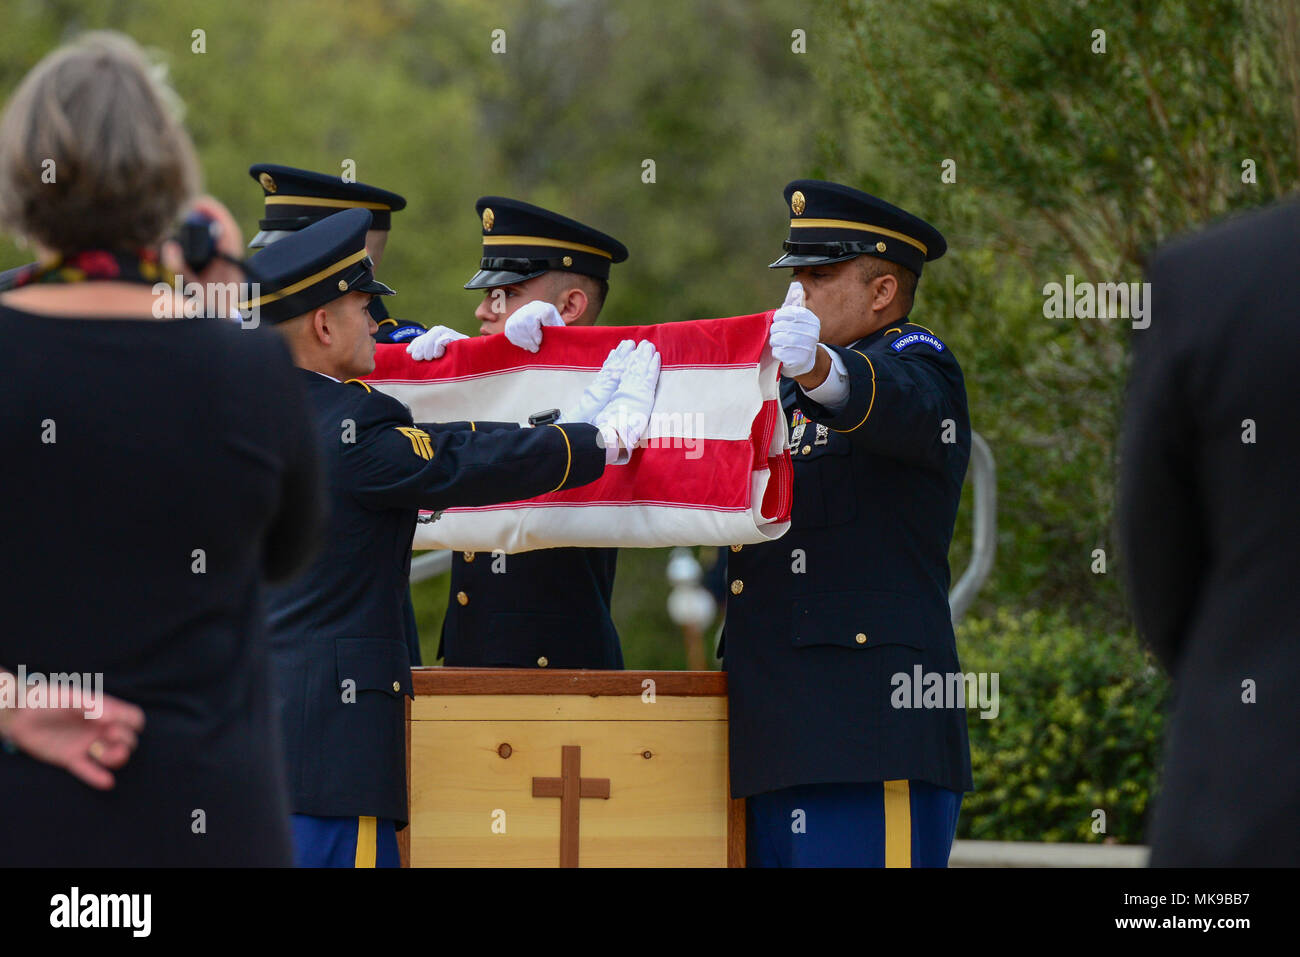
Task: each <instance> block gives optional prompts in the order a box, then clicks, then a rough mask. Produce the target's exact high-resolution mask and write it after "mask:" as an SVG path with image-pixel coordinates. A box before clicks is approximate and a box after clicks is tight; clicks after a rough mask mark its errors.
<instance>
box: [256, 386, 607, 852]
mask: <svg viewBox="0 0 1300 957" xmlns="http://www.w3.org/2000/svg"><path fill="white" fill-rule="evenodd" d="M299 374H300V375H301V376H302V379H303V383H304V386H305V387H306V391H307V395H308V400H309V403H310V405H311V407H312V409H313V411H314V413H315V416H316V428H317V433H318V437H319V440H320V447H321V451H322V459H323V461H324V463H325V466H326V475H327V481H328V484H329V488H330V496H329V501H330V517H329V520H328V524H327V526H326V545H325V547H324V549H323V550H322V552H321V554H320V555H319V557H318V558H317V559H316V561H315V562H314V563H313V564H312V565H311V567H310V568H309V569H308V570H307V571H306V572H305V573H304V574H303V575H302V576H300V577H299V578H297V579H295V580H294V581H293V582H292V583H290V584H289V585H287V586H284V587H280V588H276V589H273V590H271V591H270V593H269V596H268V607H269V610H270V624H271V632H272V649H273V663H274V670H275V682H276V689H277V697H278V704H279V710H280V718H281V725H282V728H283V732H284V738H285V744H286V753H287V771H288V778H289V794H290V805H291V809H292V811H293V812H294V813H297V814H313V815H320V816H348V817H350V816H354V815H366V816H375V817H383V818H392V819H394V820H396V821H397V822H398V825H399V827H400V826H403V825H404V824H405V822H406V819H407V808H406V773H405V770H406V765H405V732H404V720H405V708H404V704H403V698H404V697H405V696H407V695H410V694H411V670H410V668H411V664H410V655H409V651H408V648H409V646H410V642H411V641H412V636H411V635H410V634H409V629H410V627H411V617H410V615H409V607H410V606H409V592H408V577H409V574H410V562H411V537H412V535H413V533H414V531H415V522H416V516H417V513H418V510H419V509H421V508H425V509H441V508H448V507H451V506H454V505H460V506H470V505H486V504H491V503H494V502H502V501H512V500H514V499H522V498H531V497H533V496H535V495H541V494H544V493H546V492H550V491H553V490H555V489H558V488H572V487H574V486H578V485H584V484H586V483H588V482H591V481H593V480H595V479H596V478H598V477H599V476H600V474H601V472H602V471H603V470H604V467H605V451H604V449H602V448H600V447H598V446H597V444H596V436H597V432H596V429H595V428H594V427H592V426H589V425H585V424H576V425H575V424H565V425H564V426H563V427H560V426H542V427H539V428H536V429H518V428H514V427H510V426H508V425H494V426H493V428H492V429H490V430H481V431H472V430H471V429H470V428H469V425H468V423H450V424H442V425H432V424H429V425H426V424H420V425H419V426H415V425H414V424H413V423H412V420H411V414H410V412H409V411H408V410H407V408H406V406H404V405H403V404H402V403H400V402H398V401H397V400H396V399H394V398H392V397H391V396H387V395H384V394H382V393H379V392H372V391H370V389H369V387H367V386H365V385H363V384H361V383H346V384H345V383H339V382H335V381H334V380H332V379H329V378H327V377H325V376H322V375H318V374H317V373H315V372H309V371H307V370H299Z"/></svg>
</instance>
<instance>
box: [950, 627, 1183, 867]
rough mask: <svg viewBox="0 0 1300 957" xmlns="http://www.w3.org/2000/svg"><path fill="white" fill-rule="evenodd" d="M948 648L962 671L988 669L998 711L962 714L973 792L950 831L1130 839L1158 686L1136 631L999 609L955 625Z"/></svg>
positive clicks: (1160, 681)
mask: <svg viewBox="0 0 1300 957" xmlns="http://www.w3.org/2000/svg"><path fill="white" fill-rule="evenodd" d="M957 648H958V651H959V654H960V657H961V665H962V669H963V671H965V672H967V673H969V672H990V673H994V672H996V673H997V674H998V675H999V679H998V680H999V688H998V691H999V699H1000V702H999V703H1000V709H999V712H998V714H997V717H994V718H988V719H984V718H981V717H979V711H978V709H977V708H973V707H970V708H968V710H967V715H968V719H969V720H968V727H969V731H970V743H971V765H972V771H973V774H974V778H975V791H974V792H973V793H970V794H967V795H966V799H965V801H964V803H963V804H962V813H961V819H960V821H959V823H958V837H963V838H976V839H984V840H1000V841H1089V842H1101V841H1102V840H1103V839H1104V840H1109V841H1118V842H1120V843H1124V844H1132V843H1141V841H1142V840H1143V837H1144V835H1145V829H1146V813H1147V809H1148V807H1149V805H1150V800H1151V795H1152V794H1153V792H1154V791H1155V788H1156V768H1157V766H1158V755H1159V753H1160V745H1161V736H1162V732H1163V726H1164V718H1163V712H1164V704H1165V699H1166V696H1167V692H1168V683H1167V681H1166V680H1165V678H1164V676H1163V675H1162V674H1161V673H1160V671H1159V670H1158V669H1157V668H1156V666H1155V664H1154V663H1153V661H1152V660H1151V659H1150V658H1149V657H1148V656H1147V654H1146V653H1144V652H1143V651H1142V650H1141V648H1140V647H1139V645H1138V642H1137V639H1136V637H1135V636H1134V635H1133V634H1132V633H1131V632H1129V631H1125V632H1120V633H1115V632H1111V631H1108V630H1107V629H1105V628H1103V627H1081V626H1078V625H1074V624H1071V623H1070V622H1069V621H1068V620H1066V616H1064V615H1061V614H1042V613H1040V612H1037V611H1031V612H1027V613H1025V614H1023V615H1020V616H1015V615H1012V614H1009V613H1007V612H999V613H998V614H997V615H995V616H994V617H992V618H983V619H976V620H973V621H970V622H967V623H964V624H963V625H962V626H961V627H960V629H959V631H958V638H957ZM1097 808H1100V809H1101V810H1103V811H1105V813H1106V821H1105V824H1106V832H1105V834H1094V833H1093V831H1092V826H1093V816H1092V815H1093V811H1094V809H1097Z"/></svg>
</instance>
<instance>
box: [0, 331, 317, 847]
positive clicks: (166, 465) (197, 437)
mask: <svg viewBox="0 0 1300 957" xmlns="http://www.w3.org/2000/svg"><path fill="white" fill-rule="evenodd" d="M0 339H2V340H3V341H4V342H6V343H7V344H8V346H7V348H5V349H3V350H0V382H2V383H3V390H4V397H5V398H4V404H5V414H4V416H3V417H0V447H3V448H4V449H5V451H6V455H5V466H4V478H3V480H0V481H2V482H3V494H0V502H3V505H0V507H2V508H3V509H4V529H5V547H4V548H3V549H0V600H3V604H4V607H5V616H6V621H5V626H4V627H3V628H0V665H3V666H5V667H6V668H8V669H10V670H11V671H13V670H15V669H17V668H18V667H19V666H25V668H26V669H27V670H28V672H29V673H30V672H41V673H43V674H45V675H50V674H52V673H65V674H66V673H69V672H82V673H91V674H93V673H96V672H100V673H102V674H103V681H104V690H105V691H106V692H108V693H109V694H111V695H115V696H117V697H119V698H123V699H125V700H127V701H130V702H133V703H135V704H137V705H139V706H140V707H141V708H143V709H144V712H145V721H146V724H145V728H144V730H143V731H142V732H141V734H140V739H139V747H138V749H137V750H136V752H135V753H134V754H133V755H132V756H131V759H130V761H129V762H128V763H127V764H126V765H125V766H124V767H123V768H122V769H121V770H119V771H118V772H116V778H117V784H116V786H115V787H114V788H113V789H112V790H110V791H97V790H94V789H92V788H90V787H88V786H87V785H85V784H82V783H81V782H80V781H78V780H76V779H75V778H73V777H72V775H70V774H69V773H68V772H67V771H64V770H62V769H61V768H57V767H54V766H52V765H48V764H43V763H41V762H39V761H36V760H34V759H32V758H29V757H27V756H25V755H22V754H17V755H11V754H5V753H2V752H0V865H23V866H30V865H35V866H77V867H81V866H115V867H121V866H123V865H151V866H176V865H202V866H214V865H239V866H250V865H284V866H287V865H289V864H290V863H292V856H291V853H290V840H289V821H288V813H289V812H288V805H287V801H286V794H285V784H284V772H283V763H282V757H281V747H280V740H279V735H278V733H277V731H276V727H275V721H274V719H273V711H272V709H271V689H270V674H269V661H268V657H269V656H268V650H267V637H266V627H265V619H264V613H263V612H264V609H263V605H262V600H261V598H262V595H261V588H262V586H261V579H262V576H263V574H265V575H267V576H268V577H270V578H273V579H280V578H284V577H285V576H286V575H289V574H290V573H292V572H293V571H294V570H295V569H296V568H298V567H300V566H301V565H302V564H303V563H304V562H305V561H306V560H307V558H308V557H309V553H310V550H311V548H312V546H313V542H314V541H315V539H316V536H317V534H318V532H319V524H320V521H321V514H320V512H321V508H322V505H323V501H322V494H323V493H322V490H321V486H320V476H319V472H318V463H317V456H316V451H315V448H314V444H313V441H312V429H311V425H310V419H309V416H308V412H307V408H306V403H305V401H304V397H303V395H302V389H301V386H300V385H299V383H298V376H297V374H296V372H295V371H294V369H293V367H292V366H291V364H290V361H289V354H288V350H287V349H286V348H285V346H284V344H283V342H281V341H280V339H279V337H278V336H276V335H275V334H274V333H272V332H269V331H265V330H241V329H239V328H238V327H237V326H236V325H235V324H233V323H228V322H225V321H223V320H206V319H200V320H184V321H174V322H159V321H151V320H119V319H107V320H106V319H94V320H92V319H62V318H50V317H46V316H34V315H31V314H28V313H23V312H17V311H14V310H11V309H7V308H3V307H0ZM51 429H52V430H53V431H49V430H51ZM51 439H52V440H51Z"/></svg>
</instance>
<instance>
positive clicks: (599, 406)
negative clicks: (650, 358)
mask: <svg viewBox="0 0 1300 957" xmlns="http://www.w3.org/2000/svg"><path fill="white" fill-rule="evenodd" d="M635 348H636V343H635V342H633V341H632V340H631V339H624V340H623V341H622V342H620V343H619V344H618V345H617V346H616V347H615V348H613V349H611V350H610V353H609V355H608V356H606V357H605V364H604V365H602V366H601V367H600V371H599V372H597V373H596V377H595V378H594V379H592V380H591V385H589V386H587V388H586V391H584V392H583V393H582V398H581V399H579V400H578V405H577V407H576V408H575V409H574V410H573V413H572V414H571V415H566V416H564V421H566V422H587V423H591V422H594V421H595V420H596V416H597V415H598V414H599V413H600V412H601V411H602V410H603V409H604V408H605V406H607V405H609V400H610V399H612V398H614V393H615V392H617V391H618V384H619V382H621V381H622V379H623V370H624V369H625V368H627V361H628V359H629V358H631V356H632V351H633V350H634V349H635Z"/></svg>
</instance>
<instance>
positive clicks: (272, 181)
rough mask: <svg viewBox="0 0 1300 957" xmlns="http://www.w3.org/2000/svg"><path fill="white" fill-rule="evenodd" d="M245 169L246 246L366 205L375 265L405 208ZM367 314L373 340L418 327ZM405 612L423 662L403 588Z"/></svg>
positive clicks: (340, 184)
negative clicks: (250, 210)
mask: <svg viewBox="0 0 1300 957" xmlns="http://www.w3.org/2000/svg"><path fill="white" fill-rule="evenodd" d="M248 175H249V176H251V177H252V178H253V179H254V180H255V181H256V182H257V184H258V185H259V186H261V187H262V194H263V197H264V201H265V209H266V216H265V218H264V219H261V220H260V221H259V222H258V224H257V226H258V233H257V235H256V236H254V237H253V239H252V241H251V242H250V243H249V244H248V246H249V248H250V249H263V248H265V247H267V246H270V245H271V244H272V243H274V242H276V241H278V240H281V239H284V238H285V237H286V236H292V235H293V234H294V233H296V232H297V231H298V230H300V229H303V228H305V227H307V226H310V225H312V224H313V223H318V222H320V221H321V220H322V219H324V218H325V217H327V216H332V215H333V214H334V213H337V212H339V211H340V210H343V209H367V210H369V211H370V229H369V231H367V233H366V253H367V254H368V255H369V256H370V258H371V260H372V261H373V262H374V263H375V266H376V268H377V267H378V266H379V262H380V260H381V259H382V258H383V255H384V249H385V248H386V247H387V245H388V233H389V231H390V229H391V228H392V219H393V213H395V212H398V211H399V210H402V209H405V208H406V198H405V197H404V196H401V195H399V194H397V193H394V192H391V191H389V190H386V189H380V188H379V187H378V186H368V185H367V184H365V183H356V182H347V181H345V180H343V179H341V178H340V177H338V176H329V175H327V174H325V173H315V172H312V171H311V170H305V169H296V168H294V167H292V166H280V165H278V164H276V163H254V164H253V165H252V166H250V167H249V168H248ZM370 315H371V316H373V317H374V320H375V324H376V326H377V328H376V330H375V333H374V339H375V341H376V342H398V343H401V342H409V341H411V340H412V339H414V338H416V337H417V336H419V335H420V334H422V333H423V332H424V326H422V325H420V324H419V323H418V322H412V321H411V320H409V319H394V318H393V317H392V316H390V315H389V314H388V309H387V307H386V306H385V305H384V297H383V296H374V297H372V298H371V300H370ZM405 614H406V617H407V618H408V619H409V620H410V623H409V628H408V629H407V634H408V635H410V636H411V647H410V649H409V651H410V654H411V664H412V665H414V666H416V667H418V666H419V665H421V664H422V663H423V659H422V657H421V655H420V633H419V631H418V630H417V629H416V626H415V608H414V606H413V605H412V604H411V598H410V594H409V593H408V594H407V597H406V612H405Z"/></svg>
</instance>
